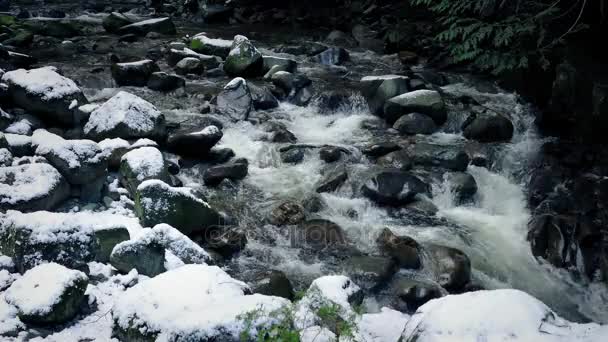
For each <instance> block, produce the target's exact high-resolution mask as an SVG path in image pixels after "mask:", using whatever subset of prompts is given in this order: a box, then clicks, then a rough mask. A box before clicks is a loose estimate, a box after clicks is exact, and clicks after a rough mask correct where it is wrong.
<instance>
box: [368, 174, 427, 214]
mask: <svg viewBox="0 0 608 342" xmlns="http://www.w3.org/2000/svg"><path fill="white" fill-rule="evenodd" d="M361 191H362V193H363V195H364V196H365V197H367V198H369V199H371V200H372V201H374V202H376V203H378V204H380V205H389V206H402V205H406V204H409V203H411V202H413V200H414V197H415V196H416V195H418V194H429V193H430V190H429V186H428V185H427V184H426V183H424V182H423V181H421V180H420V179H419V178H418V177H416V176H414V175H412V174H410V173H408V172H405V171H399V170H388V171H382V172H379V173H377V174H375V175H373V176H372V177H371V178H370V179H369V180H368V181H367V182H365V184H364V185H363V187H362V188H361Z"/></svg>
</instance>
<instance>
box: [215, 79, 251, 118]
mask: <svg viewBox="0 0 608 342" xmlns="http://www.w3.org/2000/svg"><path fill="white" fill-rule="evenodd" d="M252 108H253V98H252V96H251V92H250V91H249V87H248V86H247V81H245V80H244V79H243V78H241V77H237V78H235V79H233V80H232V81H230V82H228V84H226V86H224V89H223V90H222V91H221V92H220V93H219V94H218V95H217V110H218V112H220V113H222V114H223V115H226V116H228V117H229V118H230V119H232V120H234V121H239V120H247V118H248V117H249V113H250V112H251V110H252Z"/></svg>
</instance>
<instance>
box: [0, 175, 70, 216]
mask: <svg viewBox="0 0 608 342" xmlns="http://www.w3.org/2000/svg"><path fill="white" fill-rule="evenodd" d="M69 196H70V185H69V184H68V183H67V181H66V179H65V178H64V177H63V176H62V175H61V173H59V171H57V169H55V168H54V167H52V166H51V165H49V164H45V163H35V164H25V165H19V166H11V167H0V210H8V209H16V210H21V211H34V210H50V209H53V208H55V207H56V206H57V205H59V204H60V203H61V202H63V201H64V200H66V199H67V198H68V197H69Z"/></svg>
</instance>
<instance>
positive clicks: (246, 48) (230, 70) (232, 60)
mask: <svg viewBox="0 0 608 342" xmlns="http://www.w3.org/2000/svg"><path fill="white" fill-rule="evenodd" d="M263 68H264V60H263V58H262V54H261V53H260V52H259V51H258V49H256V47H255V46H253V44H252V43H251V42H250V41H249V39H247V37H245V36H240V35H237V36H235V37H234V41H233V42H232V46H231V50H230V53H229V54H228V57H226V61H225V62H224V71H226V73H227V74H229V75H232V76H242V77H249V76H252V77H253V76H262V75H263V73H264V71H263Z"/></svg>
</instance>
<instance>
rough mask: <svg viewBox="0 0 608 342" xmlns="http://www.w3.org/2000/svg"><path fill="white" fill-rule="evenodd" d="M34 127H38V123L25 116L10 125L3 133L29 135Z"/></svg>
mask: <svg viewBox="0 0 608 342" xmlns="http://www.w3.org/2000/svg"><path fill="white" fill-rule="evenodd" d="M35 127H40V122H39V121H38V120H36V119H35V118H33V117H31V116H29V115H27V116H24V117H21V118H20V119H19V120H17V121H14V122H13V123H11V124H10V125H9V126H8V127H7V128H6V129H5V130H4V132H5V133H13V134H21V135H31V134H32V130H33V129H34V128H35Z"/></svg>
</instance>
